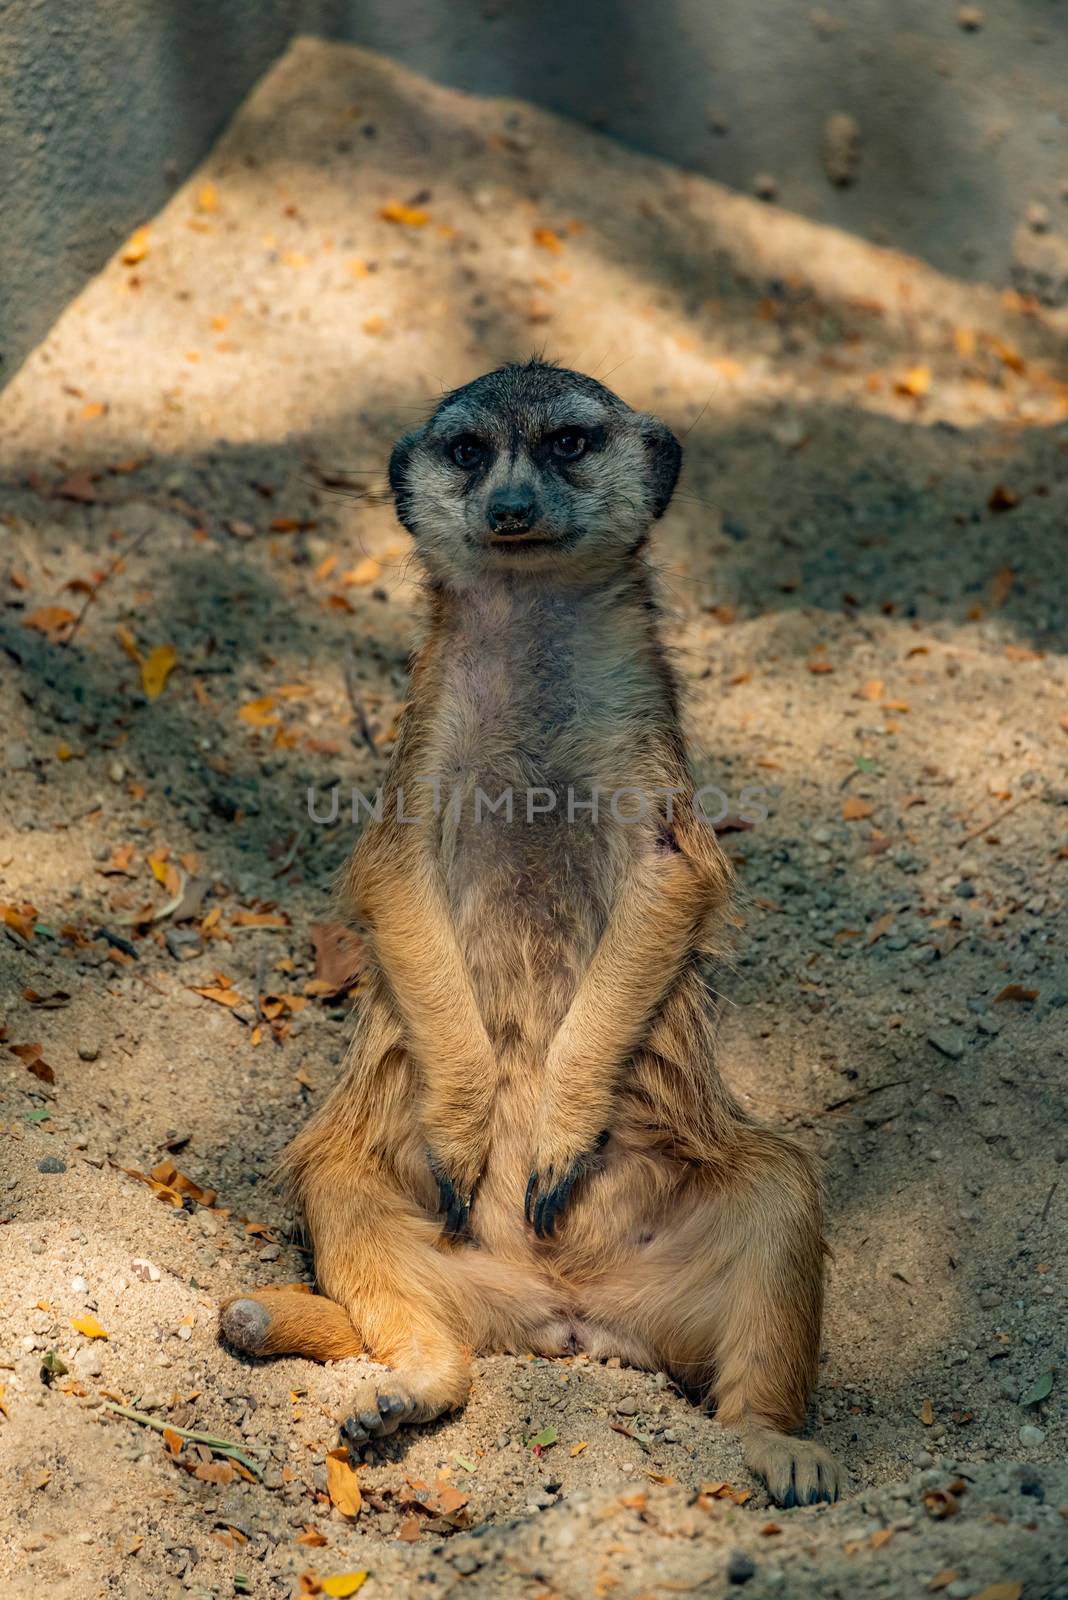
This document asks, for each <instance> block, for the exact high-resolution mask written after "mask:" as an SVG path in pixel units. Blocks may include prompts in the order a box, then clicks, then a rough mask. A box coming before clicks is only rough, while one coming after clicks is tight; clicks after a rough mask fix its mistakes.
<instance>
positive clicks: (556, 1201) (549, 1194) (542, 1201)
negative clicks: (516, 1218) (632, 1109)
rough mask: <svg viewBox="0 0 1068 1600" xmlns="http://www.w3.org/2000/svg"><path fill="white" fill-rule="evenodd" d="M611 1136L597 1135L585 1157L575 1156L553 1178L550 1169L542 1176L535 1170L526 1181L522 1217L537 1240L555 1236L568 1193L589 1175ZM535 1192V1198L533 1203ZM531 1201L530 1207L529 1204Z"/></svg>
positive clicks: (606, 1134) (552, 1171)
mask: <svg viewBox="0 0 1068 1600" xmlns="http://www.w3.org/2000/svg"><path fill="white" fill-rule="evenodd" d="M609 1138H610V1134H609V1132H608V1130H607V1129H605V1131H604V1132H603V1133H599V1134H598V1135H597V1141H596V1143H595V1144H594V1147H593V1149H592V1150H591V1151H590V1152H589V1153H588V1154H583V1155H581V1156H576V1158H575V1160H574V1161H572V1163H571V1165H570V1166H569V1167H568V1168H567V1169H566V1170H565V1171H564V1172H563V1173H562V1174H561V1176H560V1177H559V1178H556V1177H555V1171H556V1169H555V1168H554V1167H553V1166H552V1165H550V1166H548V1167H546V1169H545V1172H544V1173H540V1172H538V1170H537V1169H536V1168H535V1170H534V1171H533V1172H532V1173H531V1174H530V1177H529V1178H528V1179H527V1192H526V1196H525V1198H524V1200H523V1213H524V1215H525V1217H526V1219H527V1221H528V1222H529V1223H532V1224H533V1227H534V1232H535V1233H536V1234H537V1236H538V1238H539V1239H551V1238H552V1237H553V1234H554V1233H555V1232H556V1222H557V1218H558V1217H559V1216H560V1214H561V1212H562V1211H563V1210H564V1208H565V1207H566V1205H567V1202H568V1200H569V1199H570V1198H571V1191H572V1189H573V1188H574V1187H575V1185H576V1183H577V1182H578V1180H579V1179H580V1178H581V1177H584V1176H585V1174H586V1173H588V1172H589V1171H590V1170H591V1168H592V1165H593V1162H594V1159H595V1158H596V1157H597V1156H598V1155H599V1154H600V1152H601V1151H602V1150H603V1149H604V1147H605V1145H606V1144H607V1143H608V1140H609ZM535 1190H537V1191H538V1198H537V1199H536V1200H534V1193H535ZM532 1201H533V1205H532V1204H531V1202H532Z"/></svg>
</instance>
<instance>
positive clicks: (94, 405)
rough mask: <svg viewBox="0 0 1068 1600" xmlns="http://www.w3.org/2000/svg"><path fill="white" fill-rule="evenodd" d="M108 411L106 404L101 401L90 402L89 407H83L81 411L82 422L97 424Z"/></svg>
mask: <svg viewBox="0 0 1068 1600" xmlns="http://www.w3.org/2000/svg"><path fill="white" fill-rule="evenodd" d="M106 410H107V406H106V405H104V403H103V402H102V401H100V400H90V401H89V403H88V404H87V405H84V406H82V411H81V417H82V421H83V422H95V421H96V420H97V418H98V417H102V416H103V415H104V412H105V411H106Z"/></svg>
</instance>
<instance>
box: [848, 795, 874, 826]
mask: <svg viewBox="0 0 1068 1600" xmlns="http://www.w3.org/2000/svg"><path fill="white" fill-rule="evenodd" d="M874 810H875V807H874V806H873V805H872V803H871V801H870V800H861V799H860V798H859V796H858V795H855V794H850V795H847V796H846V798H845V799H844V800H843V801H842V821H843V822H860V821H862V820H863V818H865V817H870V816H871V814H872V812H873V811H874Z"/></svg>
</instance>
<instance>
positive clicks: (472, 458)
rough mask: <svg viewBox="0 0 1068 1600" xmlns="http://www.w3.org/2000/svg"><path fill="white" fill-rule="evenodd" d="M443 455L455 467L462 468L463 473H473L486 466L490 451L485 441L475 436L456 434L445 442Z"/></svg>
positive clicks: (472, 434)
mask: <svg viewBox="0 0 1068 1600" xmlns="http://www.w3.org/2000/svg"><path fill="white" fill-rule="evenodd" d="M445 454H446V456H447V457H448V459H449V460H450V461H451V462H453V464H454V465H455V466H457V467H462V468H463V470H464V471H465V472H474V471H475V470H476V469H477V468H478V467H481V466H484V465H485V464H486V462H487V461H488V460H489V457H490V455H491V450H490V446H489V445H488V444H487V443H486V441H485V439H480V438H479V437H478V435H477V434H475V433H458V434H455V435H454V436H453V438H451V439H449V440H448V441H447V442H446V445H445Z"/></svg>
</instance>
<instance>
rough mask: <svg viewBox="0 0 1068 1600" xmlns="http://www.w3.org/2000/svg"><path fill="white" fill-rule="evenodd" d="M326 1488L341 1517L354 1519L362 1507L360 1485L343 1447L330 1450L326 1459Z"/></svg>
mask: <svg viewBox="0 0 1068 1600" xmlns="http://www.w3.org/2000/svg"><path fill="white" fill-rule="evenodd" d="M326 1488H327V1493H328V1494H329V1496H330V1499H331V1500H332V1502H333V1503H334V1505H335V1506H337V1509H338V1510H339V1511H340V1512H341V1515H342V1516H343V1517H356V1516H359V1514H360V1508H361V1507H362V1505H363V1496H362V1494H361V1493H360V1483H359V1479H358V1478H357V1476H356V1474H355V1472H354V1471H353V1469H352V1464H351V1463H350V1461H349V1453H348V1451H347V1450H346V1449H345V1447H344V1446H343V1445H341V1446H339V1447H338V1448H337V1449H336V1450H331V1451H330V1452H329V1453H328V1454H327V1458H326Z"/></svg>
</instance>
